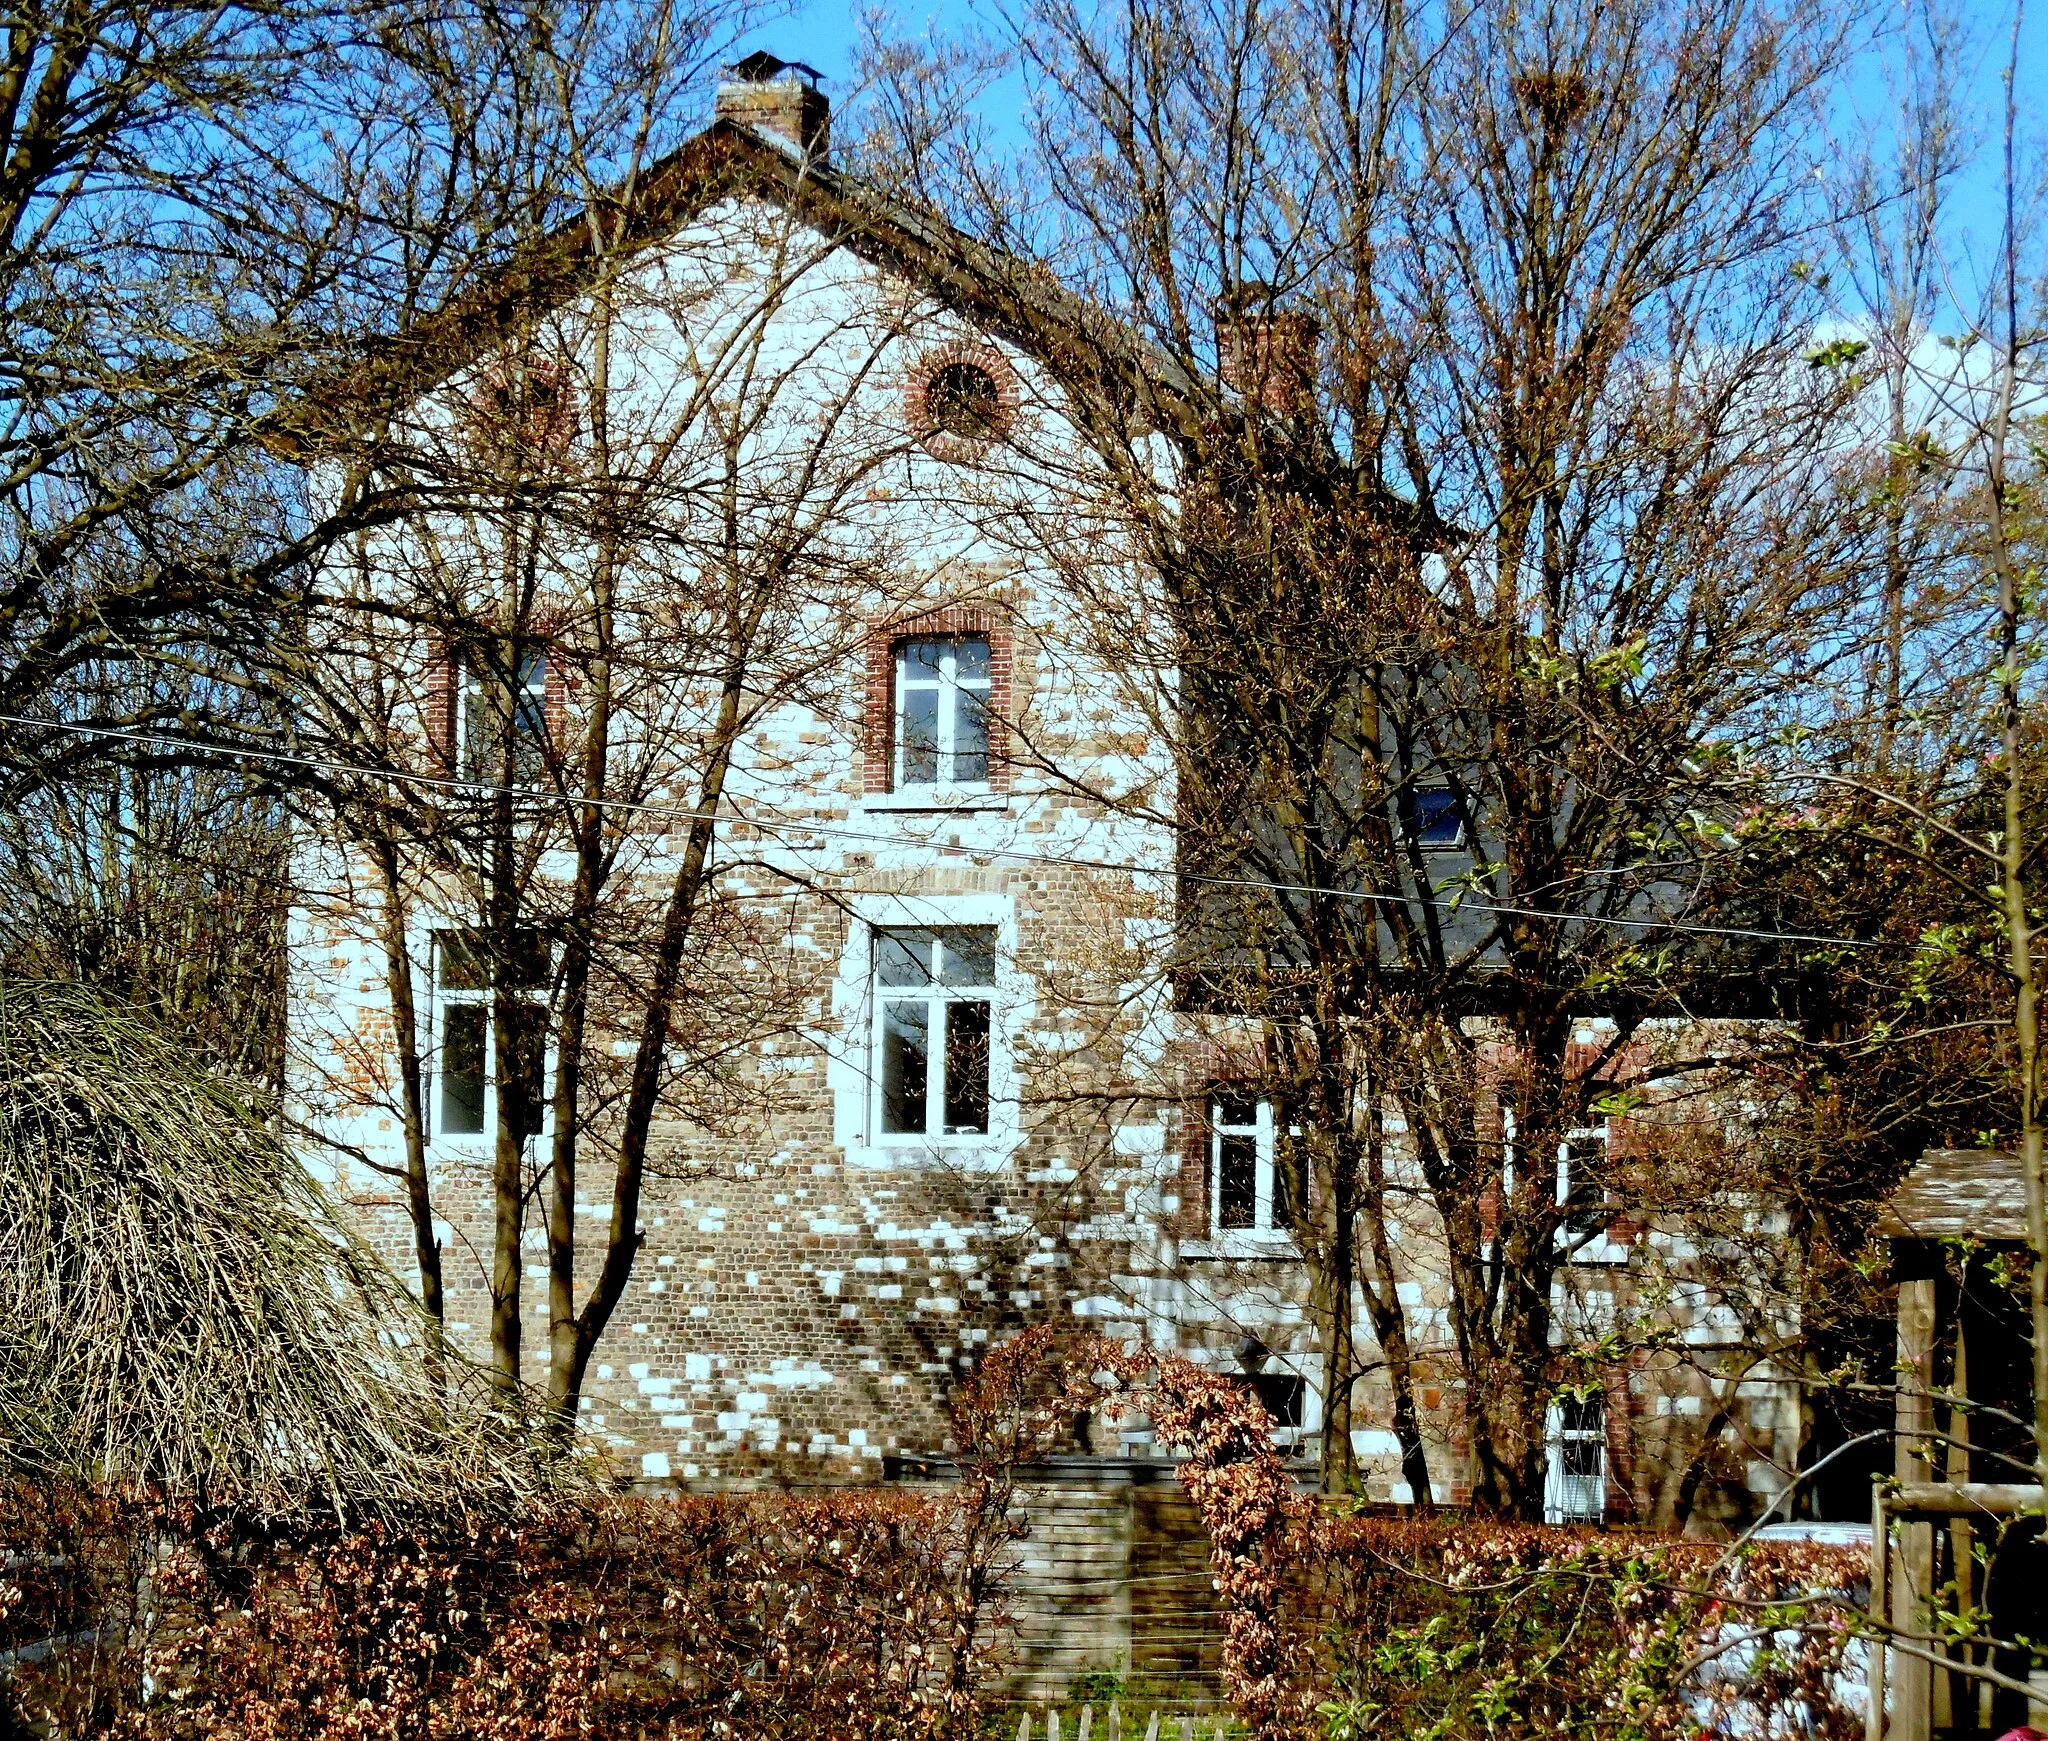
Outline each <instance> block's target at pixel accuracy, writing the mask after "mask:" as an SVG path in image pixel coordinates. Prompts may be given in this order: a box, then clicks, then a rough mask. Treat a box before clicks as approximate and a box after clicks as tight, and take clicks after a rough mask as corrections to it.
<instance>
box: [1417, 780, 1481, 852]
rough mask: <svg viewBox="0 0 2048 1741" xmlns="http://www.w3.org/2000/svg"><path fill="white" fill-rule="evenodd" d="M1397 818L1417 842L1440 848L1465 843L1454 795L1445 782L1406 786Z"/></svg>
mask: <svg viewBox="0 0 2048 1741" xmlns="http://www.w3.org/2000/svg"><path fill="white" fill-rule="evenodd" d="M1401 820H1402V823H1403V825H1404V826H1405V827H1406V828H1407V830H1408V832H1409V833H1410V834H1412V835H1413V836H1414V837H1415V843H1416V845H1418V846H1422V847H1431V848H1444V847H1456V846H1463V845H1464V844H1465V824H1464V821H1463V819H1462V818H1461V817H1460V816H1459V814H1458V795H1457V793H1455V792H1453V791H1452V790H1451V789H1450V787H1448V786H1410V787H1409V788H1408V790H1407V791H1406V792H1405V793H1403V794H1402V798H1401Z"/></svg>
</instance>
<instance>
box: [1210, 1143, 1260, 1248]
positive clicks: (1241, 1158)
mask: <svg viewBox="0 0 2048 1741" xmlns="http://www.w3.org/2000/svg"><path fill="white" fill-rule="evenodd" d="M1258 1223H1259V1139H1258V1138H1257V1137H1253V1136H1242V1135H1239V1136H1222V1137H1218V1138H1217V1139H1216V1225H1217V1226H1218V1227H1225V1228H1235V1227H1256V1226H1257V1225H1258Z"/></svg>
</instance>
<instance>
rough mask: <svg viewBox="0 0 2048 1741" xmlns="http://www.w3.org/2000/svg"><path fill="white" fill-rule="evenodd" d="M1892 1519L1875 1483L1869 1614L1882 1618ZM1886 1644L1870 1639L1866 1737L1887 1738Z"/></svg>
mask: <svg viewBox="0 0 2048 1741" xmlns="http://www.w3.org/2000/svg"><path fill="white" fill-rule="evenodd" d="M1890 1528H1891V1520H1890V1519H1889V1518H1888V1517H1886V1516H1885V1511H1884V1489H1883V1488H1882V1487H1873V1488H1872V1489H1871V1492H1870V1615H1871V1618H1872V1619H1873V1620H1878V1621H1882V1620H1883V1619H1884V1618H1885V1617H1886V1616H1887V1615H1888V1614H1889V1613H1890V1608H1889V1606H1888V1602H1889V1592H1888V1590H1887V1588H1886V1586H1887V1585H1888V1584H1889V1582H1890V1580H1889V1579H1888V1578H1887V1577H1886V1575H1885V1574H1886V1573H1887V1572H1888V1571H1889V1570H1890V1568H1891V1561H1892V1544H1891V1543H1890V1541H1889V1540H1887V1539H1886V1532H1887V1531H1888V1530H1889V1529H1890ZM1885 1655H1886V1652H1885V1644H1884V1640H1883V1639H1882V1638H1873V1639H1872V1640H1871V1641H1870V1663H1869V1669H1870V1700H1869V1703H1868V1704H1867V1705H1866V1706H1865V1707H1864V1711H1863V1735H1864V1741H1885V1737H1884V1668H1885V1661H1884V1659H1885Z"/></svg>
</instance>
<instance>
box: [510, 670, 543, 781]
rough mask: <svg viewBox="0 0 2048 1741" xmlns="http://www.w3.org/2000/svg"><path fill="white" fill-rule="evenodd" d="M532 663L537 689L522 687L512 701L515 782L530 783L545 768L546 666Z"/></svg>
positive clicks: (513, 770) (513, 775) (513, 773)
mask: <svg viewBox="0 0 2048 1741" xmlns="http://www.w3.org/2000/svg"><path fill="white" fill-rule="evenodd" d="M534 663H535V664H536V665H537V666H538V667H539V669H540V676H539V677H538V678H537V679H536V680H535V681H536V683H537V684H539V685H540V687H537V688H532V689H529V688H526V687H525V686H524V685H523V684H522V686H521V687H520V688H519V690H518V691H517V692H516V693H515V694H514V695H513V697H512V777H513V778H514V779H516V780H530V779H532V778H534V777H535V776H536V775H537V774H539V773H541V772H542V771H543V770H544V769H545V768H546V767H547V742H548V703H547V689H546V687H545V685H546V681H547V666H546V664H545V663H544V662H542V661H541V660H539V659H537V658H536V659H535V661H534ZM522 675H523V673H522Z"/></svg>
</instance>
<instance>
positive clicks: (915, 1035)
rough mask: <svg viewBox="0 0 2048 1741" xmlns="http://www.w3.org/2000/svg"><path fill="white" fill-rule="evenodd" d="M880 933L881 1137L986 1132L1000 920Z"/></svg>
mask: <svg viewBox="0 0 2048 1741" xmlns="http://www.w3.org/2000/svg"><path fill="white" fill-rule="evenodd" d="M874 941H875V1004H876V1035H875V1049H876V1052H877V1054H878V1057H877V1064H878V1066H879V1068H878V1069H877V1071H876V1075H877V1077H878V1078H879V1081H880V1088H881V1127H882V1134H883V1136H885V1137H959V1136H986V1135H987V1134H988V1128H989V1043H990V1036H991V1033H992V1031H993V1016H994V1010H995V978H996V933H995V927H994V926H992V925H952V926H945V927H940V928H935V929H887V930H884V929H877V930H876V932H875V934H874Z"/></svg>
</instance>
